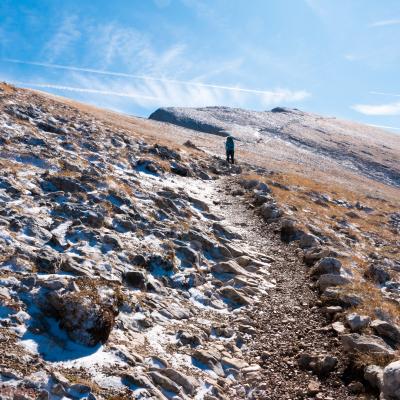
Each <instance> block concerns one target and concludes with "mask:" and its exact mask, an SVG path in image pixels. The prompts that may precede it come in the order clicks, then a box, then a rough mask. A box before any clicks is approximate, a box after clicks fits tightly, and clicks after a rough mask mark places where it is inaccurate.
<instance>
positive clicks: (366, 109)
mask: <svg viewBox="0 0 400 400" xmlns="http://www.w3.org/2000/svg"><path fill="white" fill-rule="evenodd" d="M351 108H352V109H353V110H355V111H358V112H359V113H361V114H364V115H386V116H387V115H400V102H395V103H387V104H355V105H353V106H352V107H351Z"/></svg>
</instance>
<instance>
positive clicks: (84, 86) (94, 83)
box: [14, 74, 310, 108]
mask: <svg viewBox="0 0 400 400" xmlns="http://www.w3.org/2000/svg"><path fill="white" fill-rule="evenodd" d="M72 81H73V82H74V84H73V85H61V84H52V83H43V82H38V83H37V82H14V83H15V84H19V85H22V86H26V87H32V88H43V89H50V90H56V91H63V92H78V93H81V94H92V95H96V96H97V95H102V96H113V97H121V98H129V104H132V103H135V104H137V105H139V106H141V107H147V108H155V107H161V106H176V107H178V106H180V107H184V106H186V107H201V106H210V105H225V106H232V107H245V106H246V104H248V103H249V102H250V101H251V102H252V103H253V104H257V105H258V106H259V107H262V108H264V107H268V106H272V105H276V104H282V103H290V102H296V101H301V100H304V99H306V98H307V97H309V96H310V93H308V92H306V91H292V90H288V89H276V90H270V91H252V90H251V89H249V90H247V89H243V88H234V87H222V86H221V87H219V86H211V85H210V86H207V85H202V84H197V83H193V84H192V82H187V84H185V83H176V82H173V81H168V80H164V81H160V80H157V81H154V80H138V81H134V82H127V81H111V82H105V80H104V79H98V78H97V77H93V76H84V75H81V74H76V75H75V76H74V77H73V79H72ZM96 96H94V97H93V98H94V99H96Z"/></svg>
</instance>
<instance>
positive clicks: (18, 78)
mask: <svg viewBox="0 0 400 400" xmlns="http://www.w3.org/2000/svg"><path fill="white" fill-rule="evenodd" d="M399 42H400V1H398V0H385V1H379V0H114V1H109V0H96V1H89V0H62V1H60V0H18V1H17V0H2V1H1V3H0V79H1V80H6V81H9V82H15V83H18V84H19V85H20V86H25V87H35V88H40V89H41V90H45V91H49V92H52V93H55V94H59V95H63V96H67V97H71V98H74V99H77V100H80V101H84V102H90V103H93V104H96V105H98V106H101V107H107V108H112V109H116V110H120V111H123V112H126V113H129V114H134V115H140V116H148V115H149V113H151V112H152V111H153V110H154V109H156V108H157V107H161V106H206V105H226V106H233V107H244V108H249V109H255V110H266V109H270V108H272V107H274V106H277V105H283V106H288V107H297V108H300V109H303V110H307V111H312V112H316V113H321V114H324V115H334V116H337V117H341V118H347V119H352V120H356V121H361V122H365V123H368V124H374V125H380V126H387V127H392V128H393V129H392V130H393V131H395V132H400V77H399V65H400V46H399ZM395 128H397V129H395Z"/></svg>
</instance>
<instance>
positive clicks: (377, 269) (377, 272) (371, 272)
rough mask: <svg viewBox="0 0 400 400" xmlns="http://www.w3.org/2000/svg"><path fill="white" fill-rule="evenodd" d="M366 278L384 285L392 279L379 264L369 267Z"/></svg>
mask: <svg viewBox="0 0 400 400" xmlns="http://www.w3.org/2000/svg"><path fill="white" fill-rule="evenodd" d="M365 277H367V278H369V279H371V280H372V281H373V282H375V283H378V284H384V283H386V282H387V281H390V279H391V277H390V273H389V272H388V271H387V270H386V269H385V268H384V267H383V266H381V265H377V264H370V265H369V267H368V269H367V270H366V271H365Z"/></svg>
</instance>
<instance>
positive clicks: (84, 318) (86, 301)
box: [47, 288, 118, 346]
mask: <svg viewBox="0 0 400 400" xmlns="http://www.w3.org/2000/svg"><path fill="white" fill-rule="evenodd" d="M47 301H48V305H49V306H50V307H51V308H52V313H53V315H54V317H55V318H56V319H58V320H59V325H60V328H61V329H64V330H65V331H67V334H68V336H69V337H70V338H71V339H72V340H74V341H76V342H79V343H82V344H84V345H86V346H95V345H96V344H98V343H105V342H106V341H107V339H108V336H109V335H110V332H111V329H112V328H113V326H114V322H115V316H116V315H117V313H118V311H117V299H116V298H115V296H114V295H112V296H110V297H108V298H103V296H100V295H99V294H98V293H97V291H96V288H91V289H90V290H88V291H85V292H83V291H78V292H76V291H74V292H70V291H67V290H58V291H55V292H50V293H48V294H47Z"/></svg>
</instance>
